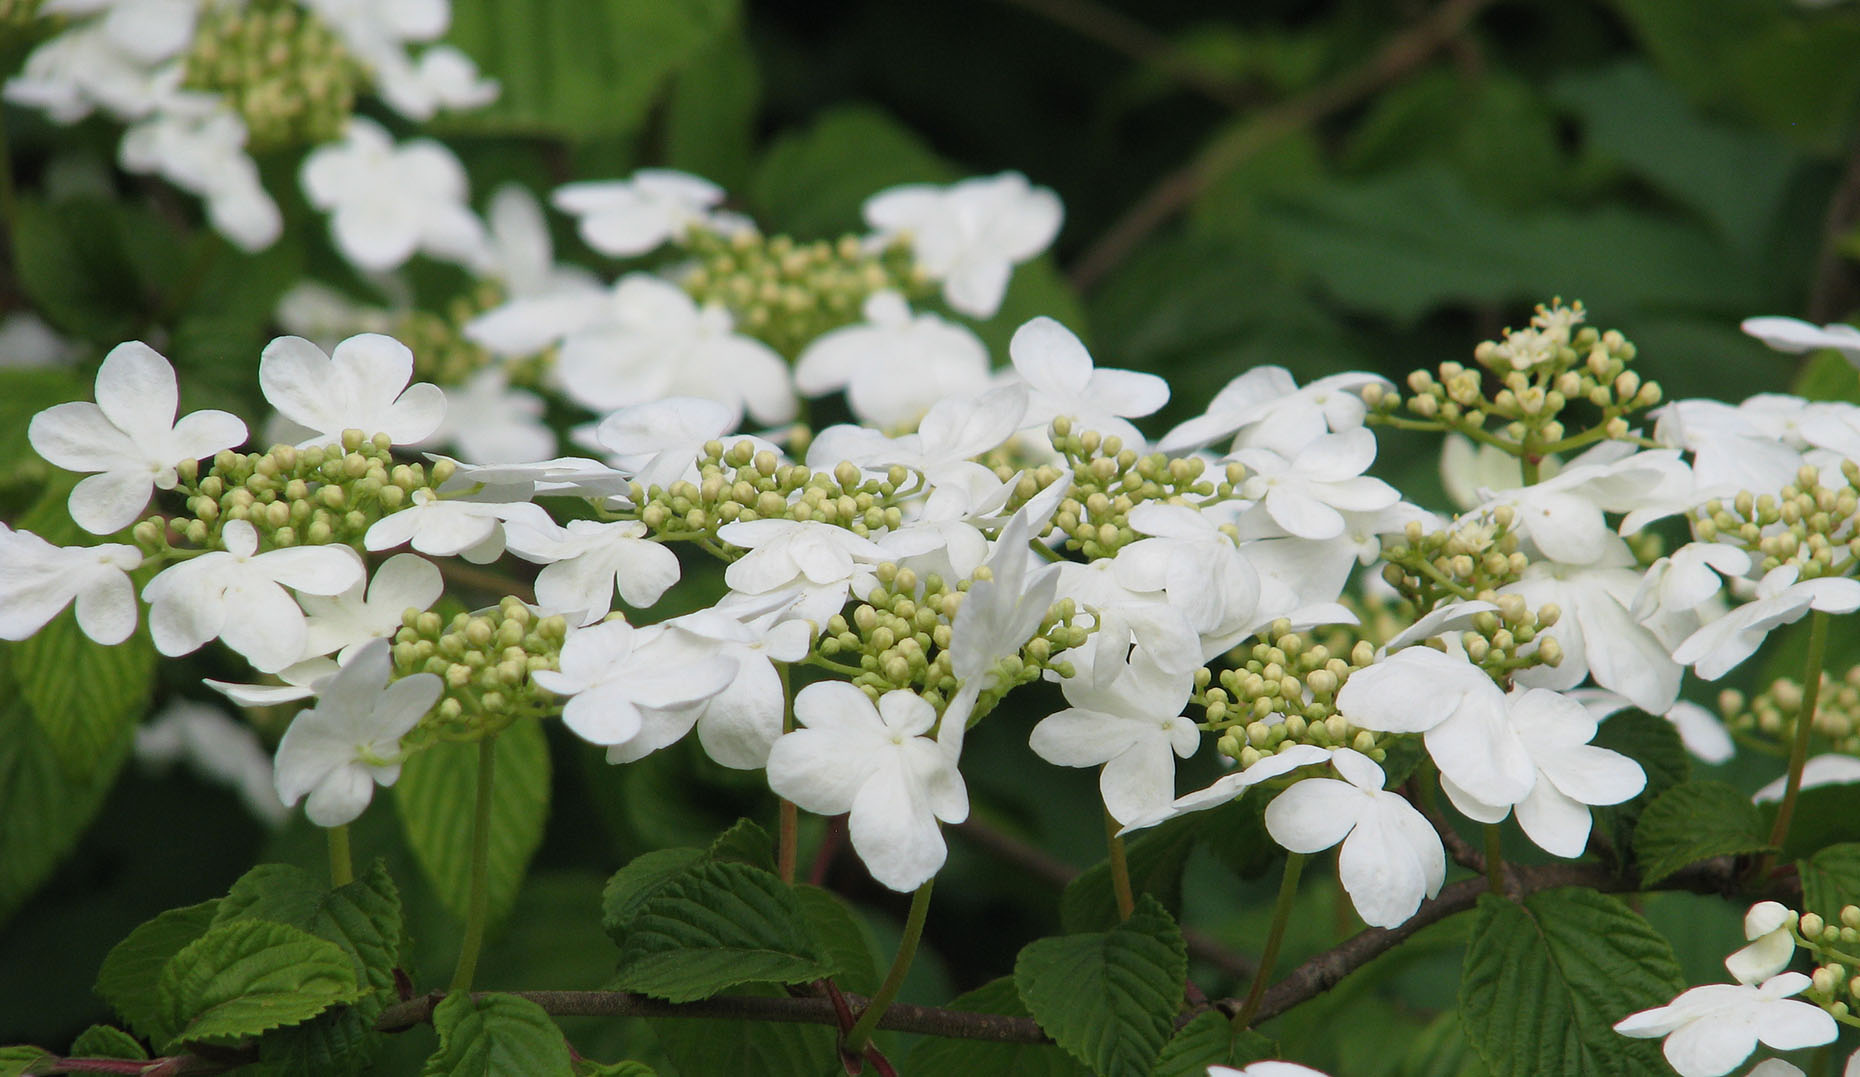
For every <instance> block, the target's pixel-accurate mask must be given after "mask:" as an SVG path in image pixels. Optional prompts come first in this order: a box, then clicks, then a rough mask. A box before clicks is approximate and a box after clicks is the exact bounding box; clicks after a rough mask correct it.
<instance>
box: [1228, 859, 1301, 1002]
mask: <svg viewBox="0 0 1860 1077" xmlns="http://www.w3.org/2000/svg"><path fill="white" fill-rule="evenodd" d="M1304 869H1305V856H1304V854H1303V853H1287V854H1286V856H1285V874H1284V875H1283V876H1281V877H1280V879H1279V899H1278V900H1277V901H1275V902H1273V905H1272V930H1271V932H1270V933H1268V934H1267V936H1266V951H1265V952H1264V953H1262V954H1260V955H1259V971H1258V972H1255V973H1254V974H1253V987H1252V990H1250V991H1248V992H1247V993H1246V1001H1245V1002H1244V1003H1242V1004H1241V1005H1240V1012H1239V1013H1237V1014H1234V1029H1235V1030H1236V1031H1238V1030H1241V1029H1245V1028H1247V1027H1249V1026H1251V1025H1252V1023H1253V1015H1254V1014H1256V1013H1258V1012H1259V1003H1260V1000H1261V999H1263V998H1265V997H1266V981H1267V980H1269V979H1271V978H1272V966H1273V965H1274V964H1275V963H1277V962H1278V960H1279V946H1280V944H1281V943H1283V942H1284V941H1285V927H1286V925H1287V924H1289V923H1291V920H1292V905H1293V904H1294V903H1295V902H1296V901H1297V900H1298V876H1299V874H1300V873H1301V872H1303V871H1304Z"/></svg>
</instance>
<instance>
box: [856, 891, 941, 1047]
mask: <svg viewBox="0 0 1860 1077" xmlns="http://www.w3.org/2000/svg"><path fill="white" fill-rule="evenodd" d="M934 885H936V879H935V878H932V879H930V880H929V881H927V882H925V883H924V884H923V885H922V886H920V887H918V888H917V892H916V893H915V894H912V895H911V911H910V913H909V914H907V915H906V916H905V918H904V937H903V938H900V939H899V940H898V956H896V957H894V958H892V960H891V971H890V972H888V973H886V974H885V982H884V983H882V984H880V985H878V992H877V993H876V994H874V995H873V996H872V1001H870V1002H868V1003H866V1006H865V1009H863V1010H861V1011H859V1020H857V1021H855V1022H853V1027H852V1028H850V1029H847V1030H846V1047H845V1049H846V1053H847V1054H849V1055H852V1056H853V1057H855V1058H856V1057H858V1056H859V1055H860V1054H863V1053H864V1052H865V1045H866V1041H868V1040H870V1039H871V1038H872V1030H873V1029H875V1028H877V1027H878V1021H879V1018H881V1017H883V1016H885V1011H886V1010H887V1009H889V1008H890V1007H891V1003H892V1001H893V1000H894V999H896V998H897V997H898V991H899V990H900V989H902V988H903V987H904V974H905V973H907V972H909V971H911V961H912V960H913V959H915V958H916V957H917V942H918V940H919V939H921V938H923V934H924V917H925V915H926V914H927V913H929V911H930V888H931V887H932V886H934Z"/></svg>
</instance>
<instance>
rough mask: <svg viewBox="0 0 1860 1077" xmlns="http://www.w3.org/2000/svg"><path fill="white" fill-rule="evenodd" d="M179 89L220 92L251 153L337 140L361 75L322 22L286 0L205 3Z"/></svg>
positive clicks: (362, 79) (351, 108)
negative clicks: (240, 123)
mask: <svg viewBox="0 0 1860 1077" xmlns="http://www.w3.org/2000/svg"><path fill="white" fill-rule="evenodd" d="M185 72H186V73H185V75H184V77H183V81H182V86H183V88H185V89H189V90H202V91H205V92H207V93H214V94H219V95H220V96H221V97H223V98H224V99H225V101H226V102H227V104H229V105H230V106H232V109H233V111H235V112H237V113H238V114H239V118H240V119H242V120H243V121H245V128H246V137H247V148H248V149H250V150H252V151H254V152H262V151H264V150H269V149H278V148H281V147H286V146H298V145H314V144H316V143H319V142H329V141H331V140H333V139H337V138H340V137H342V130H343V126H344V125H345V124H347V123H348V120H349V116H350V114H351V113H353V112H354V111H355V95H356V91H357V89H358V88H359V87H360V86H361V84H362V83H363V82H365V81H366V79H367V73H366V72H365V71H364V70H363V68H362V65H361V64H360V63H358V62H357V61H356V59H355V57H354V55H353V54H351V53H350V52H349V50H348V48H347V47H346V46H344V45H343V43H342V39H341V38H340V37H339V36H337V34H336V32H335V31H334V30H332V29H331V28H330V27H329V25H328V24H326V23H325V22H323V20H322V19H319V18H317V16H316V15H315V14H314V13H312V12H311V11H309V10H307V9H305V8H301V7H299V6H298V5H297V4H295V3H293V2H291V0H251V2H249V3H245V4H212V5H208V6H207V8H206V10H205V11H203V12H202V13H201V15H200V21H199V22H198V23H197V24H196V27H195V30H194V41H193V47H192V49H191V50H190V51H189V52H188V54H187V58H186V61H185Z"/></svg>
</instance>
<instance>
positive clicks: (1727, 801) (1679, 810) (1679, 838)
mask: <svg viewBox="0 0 1860 1077" xmlns="http://www.w3.org/2000/svg"><path fill="white" fill-rule="evenodd" d="M1768 848H1770V844H1769V839H1768V838H1767V837H1766V836H1765V835H1764V833H1763V818H1762V816H1761V815H1760V814H1759V813H1758V811H1757V806H1756V805H1755V804H1752V803H1751V802H1750V798H1749V797H1748V796H1746V795H1744V794H1743V793H1741V792H1739V791H1738V790H1737V788H1736V787H1735V786H1730V785H1726V784H1725V783H1723V782H1686V783H1685V784H1683V785H1676V786H1674V787H1673V788H1671V789H1668V790H1667V791H1666V792H1664V793H1661V794H1660V796H1659V797H1658V798H1657V799H1656V800H1654V802H1653V803H1651V804H1649V805H1647V810H1646V811H1644V812H1642V813H1641V816H1640V823H1639V825H1637V826H1636V827H1635V828H1634V853H1635V855H1636V856H1637V857H1638V858H1639V859H1640V871H1641V885H1643V886H1652V885H1653V884H1655V883H1657V882H1659V881H1660V880H1662V879H1664V878H1666V877H1667V876H1668V875H1671V874H1672V873H1673V872H1675V871H1678V870H1679V869H1680V868H1683V867H1685V866H1686V865H1687V864H1693V863H1697V862H1698V861H1700V860H1707V859H1710V858H1711V857H1714V856H1741V855H1743V854H1745V853H1755V852H1761V851H1763V850H1765V849H1768Z"/></svg>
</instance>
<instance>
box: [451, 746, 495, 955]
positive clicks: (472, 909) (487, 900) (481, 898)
mask: <svg viewBox="0 0 1860 1077" xmlns="http://www.w3.org/2000/svg"><path fill="white" fill-rule="evenodd" d="M496 760H497V738H496V737H485V738H484V739H483V740H481V741H479V742H478V793H477V801H476V805H475V807H474V810H473V814H472V824H471V891H470V894H469V896H468V897H467V898H466V904H465V934H464V936H463V937H462V938H461V939H460V942H459V962H458V965H457V966H456V967H455V968H454V969H453V971H452V986H451V990H452V991H455V992H457V991H469V990H471V981H472V976H473V975H474V974H475V973H476V972H477V971H478V954H479V951H480V950H481V949H482V948H483V946H484V928H485V921H486V920H487V919H489V917H490V906H491V895H490V869H491V789H492V778H493V774H492V771H493V769H494V764H495V763H496Z"/></svg>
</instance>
